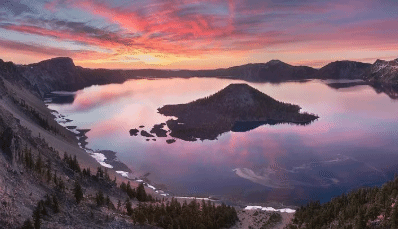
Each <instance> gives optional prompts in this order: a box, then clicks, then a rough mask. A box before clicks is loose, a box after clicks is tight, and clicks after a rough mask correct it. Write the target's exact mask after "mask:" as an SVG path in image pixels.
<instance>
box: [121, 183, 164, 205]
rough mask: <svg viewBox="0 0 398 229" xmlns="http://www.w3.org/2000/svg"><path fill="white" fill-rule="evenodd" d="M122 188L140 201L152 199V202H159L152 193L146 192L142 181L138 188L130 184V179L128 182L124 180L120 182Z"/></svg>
mask: <svg viewBox="0 0 398 229" xmlns="http://www.w3.org/2000/svg"><path fill="white" fill-rule="evenodd" d="M120 189H121V190H123V191H124V192H125V193H126V194H127V195H128V196H129V198H130V199H137V200H138V201H140V202H145V201H151V202H159V200H158V199H154V198H153V197H152V196H151V195H150V194H147V193H146V192H145V187H144V184H143V183H140V184H139V185H138V187H137V189H135V188H132V187H131V185H130V181H129V182H127V184H126V183H124V182H122V183H121V184H120Z"/></svg>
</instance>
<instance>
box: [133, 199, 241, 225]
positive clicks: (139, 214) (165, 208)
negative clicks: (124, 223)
mask: <svg viewBox="0 0 398 229" xmlns="http://www.w3.org/2000/svg"><path fill="white" fill-rule="evenodd" d="M126 207H128V203H127V204H126ZM127 214H128V215H130V216H131V217H132V219H133V220H134V222H135V223H138V224H140V225H143V224H150V225H154V226H158V227H162V228H165V229H188V228H197V229H217V228H228V227H231V226H233V225H234V224H235V223H236V221H238V216H237V213H236V210H235V208H233V207H230V206H226V205H225V204H221V205H219V206H215V204H214V203H211V202H210V201H208V202H207V203H206V202H205V201H202V202H201V203H198V202H197V201H196V200H192V201H191V202H190V203H189V204H188V203H187V202H186V201H184V203H183V204H182V205H181V204H180V202H178V201H177V200H176V199H175V198H172V200H171V202H166V204H165V203H164V202H162V203H161V204H160V203H155V204H153V203H150V204H146V203H139V205H138V207H136V208H135V209H127Z"/></svg>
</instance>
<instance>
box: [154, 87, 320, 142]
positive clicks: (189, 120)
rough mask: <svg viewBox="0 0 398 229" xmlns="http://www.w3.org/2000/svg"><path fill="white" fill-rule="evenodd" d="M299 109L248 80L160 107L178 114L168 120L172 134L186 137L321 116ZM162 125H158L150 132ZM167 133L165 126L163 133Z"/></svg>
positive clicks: (163, 111)
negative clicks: (206, 94) (250, 84)
mask: <svg viewBox="0 0 398 229" xmlns="http://www.w3.org/2000/svg"><path fill="white" fill-rule="evenodd" d="M300 110H301V107H300V106H298V105H293V104H289V103H283V102H279V101H277V100H275V99H273V98H271V97H270V96H268V95H266V94H264V93H262V92H261V91H259V90H257V89H255V88H253V87H251V86H249V85H247V84H230V85H228V86H227V87H226V88H224V89H222V90H221V91H219V92H217V93H215V94H214V95H211V96H209V97H205V98H202V99H198V100H196V101H193V102H190V103H187V104H177V105H165V106H163V107H161V108H159V109H158V111H159V113H160V114H163V115H165V116H174V117H177V119H176V120H175V119H170V120H168V121H167V122H166V125H167V127H168V129H169V136H170V137H173V138H178V139H182V140H185V141H196V140H197V139H200V140H205V139H207V140H215V139H217V137H218V136H219V135H221V134H222V133H225V132H229V131H233V132H244V131H249V130H252V129H255V128H257V127H259V126H261V125H265V124H269V125H275V124H280V123H293V124H298V125H306V124H309V123H311V122H312V121H314V120H316V119H318V118H319V117H318V116H317V115H314V114H309V113H300ZM163 126H164V125H162V124H158V125H155V126H154V128H153V129H152V131H151V133H154V132H159V131H160V130H159V129H162V128H163ZM154 130H156V131H154ZM156 135H157V137H160V136H159V134H156ZM165 135H166V131H165V130H163V129H162V137H166V136H165Z"/></svg>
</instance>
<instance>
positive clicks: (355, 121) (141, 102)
mask: <svg viewBox="0 0 398 229" xmlns="http://www.w3.org/2000/svg"><path fill="white" fill-rule="evenodd" d="M241 82H243V81H237V80H228V79H199V78H191V79H179V78H175V79H159V80H147V79H142V80H130V81H127V82H125V83H123V84H110V85H105V86H92V87H89V88H85V89H83V90H80V91H78V92H77V93H76V97H75V100H74V102H73V103H72V104H49V108H50V109H54V110H57V111H58V112H60V113H61V114H63V115H66V117H67V118H69V119H72V120H73V122H70V123H68V124H67V125H75V126H78V128H87V129H91V131H90V132H88V133H87V136H88V142H89V144H88V145H87V147H88V148H91V149H101V150H103V149H108V150H113V151H115V152H117V156H118V158H119V159H120V160H121V161H123V162H124V163H126V164H127V165H128V166H129V167H130V168H131V169H132V170H133V171H134V174H133V176H137V177H138V176H140V175H142V174H145V173H150V175H149V176H148V178H149V179H150V180H151V182H152V183H153V184H154V185H155V186H156V185H158V186H159V185H165V186H167V188H168V190H170V191H171V192H172V193H174V194H178V195H195V196H210V195H212V196H222V197H223V198H228V199H230V200H234V201H245V202H252V203H260V202H273V201H276V202H283V203H287V204H302V203H305V202H307V201H308V200H318V199H319V200H321V201H327V200H329V199H330V198H331V197H333V196H336V195H339V194H341V193H342V192H345V191H348V190H350V189H353V188H357V187H360V186H366V185H380V184H382V183H384V182H386V181H387V180H389V179H392V178H393V176H394V173H396V172H397V171H398V170H397V168H398V134H397V130H398V118H397V114H398V103H397V102H396V101H394V100H392V99H390V98H389V97H388V96H387V95H385V94H382V93H380V94H377V93H376V92H375V91H374V90H373V89H372V88H371V87H369V86H367V85H360V86H355V87H350V88H345V89H339V90H336V89H333V88H331V87H329V86H327V85H326V84H324V83H323V82H321V81H310V82H307V83H298V82H289V83H283V84H278V85H275V84H268V83H248V84H249V85H251V86H252V87H255V88H257V89H258V90H260V91H262V92H264V93H266V94H268V95H269V96H271V97H273V98H275V99H276V100H279V101H283V102H289V103H293V104H298V105H300V106H301V107H302V108H303V111H306V112H310V113H315V114H317V115H319V117H320V118H319V119H318V120H317V121H315V122H314V123H312V124H310V125H307V126H296V125H289V124H281V125H274V126H270V125H265V126H260V127H259V128H256V129H254V130H251V131H249V132H243V133H237V132H236V133H235V132H229V133H225V134H222V135H221V136H219V137H218V140H214V141H209V140H205V141H196V142H186V141H183V140H179V139H177V141H176V142H175V143H173V144H167V143H166V141H165V140H166V139H170V138H157V141H152V140H151V141H146V139H145V138H143V137H141V136H137V137H134V136H133V137H132V136H130V135H129V130H130V129H132V128H138V127H139V126H141V125H144V126H145V127H144V128H143V129H144V130H146V131H148V132H149V131H150V130H151V128H152V126H153V125H154V124H158V123H161V122H164V121H166V120H168V119H169V118H170V117H164V116H162V115H160V114H158V113H157V108H159V107H162V106H163V105H166V104H179V103H187V102H190V101H192V100H196V99H198V98H202V97H205V96H209V95H211V94H214V93H215V92H217V91H219V90H221V89H223V88H224V87H226V86H227V85H229V84H230V83H241Z"/></svg>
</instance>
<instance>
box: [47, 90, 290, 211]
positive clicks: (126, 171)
mask: <svg viewBox="0 0 398 229" xmlns="http://www.w3.org/2000/svg"><path fill="white" fill-rule="evenodd" d="M55 93H57V94H58V93H62V92H55ZM53 95H54V94H53ZM61 95H62V94H61ZM44 102H45V104H46V105H48V104H51V103H52V100H51V98H44ZM50 112H51V114H52V115H53V116H54V120H55V121H56V122H57V123H59V124H60V125H61V126H62V127H64V128H65V129H66V130H68V131H70V132H72V133H73V134H75V137H76V138H77V140H78V146H79V147H80V148H81V149H83V150H84V151H85V152H86V153H87V154H88V155H90V156H91V157H92V158H94V159H95V160H96V161H97V162H98V163H99V164H100V165H101V166H103V167H105V168H108V169H112V170H114V171H115V173H117V174H119V175H120V176H122V177H124V178H125V179H127V180H129V181H134V182H137V183H143V184H144V186H146V187H147V188H149V189H151V190H152V191H153V192H154V193H156V194H158V195H160V196H161V197H167V198H176V199H178V200H204V201H212V202H218V203H221V202H222V199H218V198H212V197H211V196H209V197H193V196H174V195H172V194H170V193H168V192H167V191H164V190H162V189H158V188H156V187H155V186H153V185H151V184H149V183H148V182H146V181H145V180H144V178H137V177H132V175H133V172H132V170H131V169H130V168H129V167H128V166H127V165H126V164H124V163H123V162H121V161H119V160H118V158H117V156H116V154H117V152H114V151H111V150H93V149H90V148H86V145H87V144H88V142H87V139H88V137H87V136H86V133H88V132H89V131H90V129H79V127H78V126H71V125H70V124H69V123H70V122H72V121H73V120H71V119H68V118H67V117H66V116H65V115H63V114H60V113H59V112H58V111H56V110H50ZM233 206H235V207H239V208H240V209H241V210H260V211H267V212H281V213H294V212H295V210H294V209H292V208H282V209H279V208H273V207H268V206H259V205H250V204H246V203H244V204H237V203H235V204H233Z"/></svg>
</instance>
